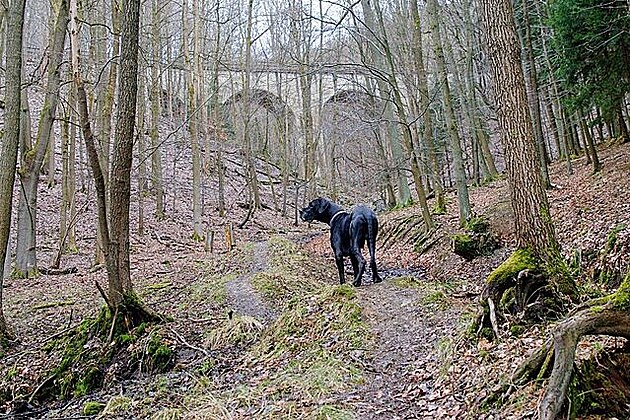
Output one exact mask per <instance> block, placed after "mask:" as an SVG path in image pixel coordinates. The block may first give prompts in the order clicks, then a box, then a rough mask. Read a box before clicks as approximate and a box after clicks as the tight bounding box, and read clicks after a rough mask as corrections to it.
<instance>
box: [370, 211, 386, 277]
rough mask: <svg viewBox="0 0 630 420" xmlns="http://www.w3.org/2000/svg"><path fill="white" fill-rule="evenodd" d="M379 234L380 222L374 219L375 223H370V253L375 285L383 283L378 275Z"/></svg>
mask: <svg viewBox="0 0 630 420" xmlns="http://www.w3.org/2000/svg"><path fill="white" fill-rule="evenodd" d="M377 234H378V221H377V220H376V219H374V221H373V223H369V222H368V237H367V244H368V251H369V252H370V270H372V281H373V282H374V283H380V282H382V281H383V279H382V278H381V276H379V275H378V269H377V268H376V236H377Z"/></svg>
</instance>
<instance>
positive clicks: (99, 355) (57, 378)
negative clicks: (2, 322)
mask: <svg viewBox="0 0 630 420" xmlns="http://www.w3.org/2000/svg"><path fill="white" fill-rule="evenodd" d="M156 319H157V317H156V316H155V315H154V314H152V313H150V312H148V311H146V310H145V309H144V307H143V305H142V304H141V303H140V302H139V300H138V298H137V297H136V296H135V295H133V296H127V297H126V298H125V299H124V300H123V303H122V304H121V305H120V306H119V310H118V311H117V312H116V313H115V314H111V312H110V310H109V308H107V307H103V308H102V309H101V311H100V312H99V315H98V316H97V317H96V318H89V319H86V320H84V321H83V322H82V323H81V324H80V325H79V326H78V327H77V328H75V329H74V330H73V331H71V332H69V333H68V334H67V335H66V336H65V337H64V338H62V339H59V340H56V341H54V342H52V343H50V344H49V345H47V347H46V351H49V352H53V353H55V354H56V355H57V357H58V363H57V365H56V366H55V367H54V368H52V369H51V370H50V371H48V372H46V373H45V374H44V375H43V378H46V379H45V380H44V379H42V381H43V382H42V383H43V386H42V387H41V388H40V389H39V394H38V395H35V396H34V397H35V398H36V399H39V400H44V399H50V398H59V399H67V398H71V397H80V396H84V395H86V394H88V393H90V392H91V391H93V390H94V389H97V388H99V387H100V386H101V385H102V383H103V378H104V376H105V371H106V370H107V367H108V366H109V364H110V363H111V361H112V358H113V357H114V355H116V354H117V353H118V352H120V351H124V350H126V348H127V347H128V345H129V344H130V343H133V342H135V341H136V340H137V339H138V337H139V336H141V335H143V334H144V333H145V330H146V323H145V322H144V320H150V321H154V320H156ZM134 325H137V327H135V328H134ZM147 348H148V349H150V350H151V351H152V356H153V358H154V359H155V360H156V364H157V365H159V366H162V364H163V363H164V362H163V361H164V359H165V357H166V353H167V352H166V351H165V350H164V348H163V347H161V346H160V345H157V346H154V347H151V346H148V347H147Z"/></svg>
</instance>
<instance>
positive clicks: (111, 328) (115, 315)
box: [107, 306, 118, 343]
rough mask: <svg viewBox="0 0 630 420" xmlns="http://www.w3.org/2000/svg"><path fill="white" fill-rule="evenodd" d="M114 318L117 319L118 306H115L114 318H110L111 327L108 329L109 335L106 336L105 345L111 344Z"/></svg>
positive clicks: (114, 324)
mask: <svg viewBox="0 0 630 420" xmlns="http://www.w3.org/2000/svg"><path fill="white" fill-rule="evenodd" d="M116 318H118V306H116V310H115V311H114V316H113V317H112V326H111V327H110V328H109V335H108V336H107V343H111V342H112V336H113V335H114V327H115V326H116Z"/></svg>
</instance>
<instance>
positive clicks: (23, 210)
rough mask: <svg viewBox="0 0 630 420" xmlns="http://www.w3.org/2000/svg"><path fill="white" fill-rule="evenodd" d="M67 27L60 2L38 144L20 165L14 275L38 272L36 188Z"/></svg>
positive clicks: (49, 130)
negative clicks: (20, 186)
mask: <svg viewBox="0 0 630 420" xmlns="http://www.w3.org/2000/svg"><path fill="white" fill-rule="evenodd" d="M67 25H68V1H67V0H61V1H60V3H59V11H58V14H57V20H56V24H55V28H54V31H53V33H52V35H51V38H50V47H49V49H50V58H49V63H48V83H47V88H46V97H45V99H44V105H43V108H42V111H41V114H40V120H39V127H38V132H37V142H36V143H35V145H34V146H33V148H32V149H30V150H28V151H27V150H24V153H23V154H22V156H23V160H22V162H21V165H20V179H21V185H22V188H21V194H20V204H19V209H18V237H17V251H16V254H17V255H16V273H17V274H18V275H19V276H20V277H30V276H32V275H35V274H36V272H37V254H36V250H37V243H36V240H37V238H36V229H37V186H38V181H39V173H40V171H41V169H42V164H43V162H44V157H45V156H46V152H47V150H48V143H49V141H50V138H51V133H52V126H53V122H54V120H55V114H56V112H57V103H58V100H59V86H60V80H61V78H60V74H59V71H60V68H61V62H62V60H63V49H64V44H65V40H66V27H67Z"/></svg>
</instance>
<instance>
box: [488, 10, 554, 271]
mask: <svg viewBox="0 0 630 420" xmlns="http://www.w3.org/2000/svg"><path fill="white" fill-rule="evenodd" d="M478 1H479V4H480V6H481V10H480V12H481V17H482V21H483V24H484V26H485V32H486V42H487V46H488V55H489V58H490V62H491V64H492V65H491V68H492V78H493V81H494V89H495V95H496V103H497V116H498V119H499V127H500V138H501V142H502V144H503V149H504V151H505V159H506V169H507V173H508V180H509V185H510V199H511V200H510V201H511V203H512V207H513V209H514V215H515V232H516V240H517V247H518V248H529V249H530V250H532V251H533V252H534V253H536V254H537V256H538V257H540V258H542V259H543V261H559V260H560V258H561V257H560V245H559V244H558V241H557V239H556V235H555V230H554V226H553V223H552V221H551V216H550V212H549V202H548V200H547V194H546V193H545V189H544V186H543V181H542V179H541V175H540V170H539V169H538V167H537V165H536V162H538V156H537V153H536V148H535V136H534V130H533V127H532V122H531V116H530V114H529V107H528V103H527V94H526V90H525V79H524V76H523V69H522V66H521V63H520V46H519V44H518V41H517V38H516V30H515V27H514V25H515V24H514V19H513V11H512V5H511V3H510V1H509V0H499V1H493V0H478Z"/></svg>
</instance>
